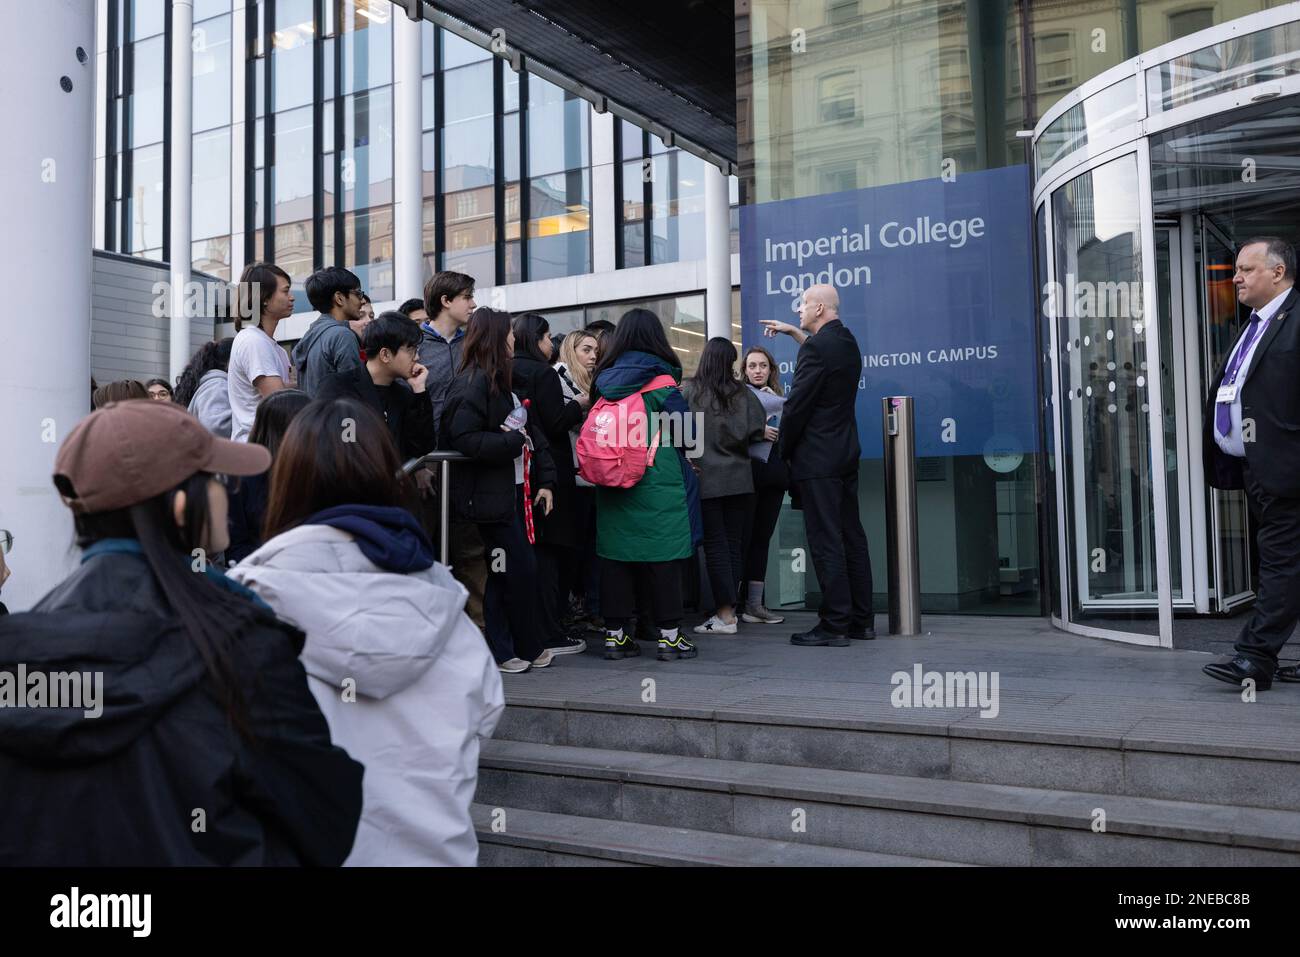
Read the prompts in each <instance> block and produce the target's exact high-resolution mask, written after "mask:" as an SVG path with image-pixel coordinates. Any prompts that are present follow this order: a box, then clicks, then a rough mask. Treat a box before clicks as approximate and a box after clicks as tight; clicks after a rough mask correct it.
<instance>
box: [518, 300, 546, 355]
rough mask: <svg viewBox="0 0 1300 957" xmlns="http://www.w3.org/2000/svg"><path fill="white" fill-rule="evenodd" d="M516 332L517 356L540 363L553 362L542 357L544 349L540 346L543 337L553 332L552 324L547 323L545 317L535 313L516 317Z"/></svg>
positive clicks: (526, 313)
mask: <svg viewBox="0 0 1300 957" xmlns="http://www.w3.org/2000/svg"><path fill="white" fill-rule="evenodd" d="M514 330H515V355H516V356H528V358H530V359H536V360H537V361H538V362H550V361H551V360H550V359H548V358H546V356H544V355H542V347H541V346H540V345H539V343H540V342H541V341H542V336H544V335H546V334H547V333H549V332H550V331H551V324H550V323H549V322H547V321H546V317H545V316H539V315H538V314H537V313H535V312H525V313H522V314H520V315H518V316H515V320H514Z"/></svg>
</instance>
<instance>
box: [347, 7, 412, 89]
mask: <svg viewBox="0 0 1300 957" xmlns="http://www.w3.org/2000/svg"><path fill="white" fill-rule="evenodd" d="M354 2H355V4H356V6H355V7H354V6H353V3H354ZM398 15H399V16H405V14H403V13H399V14H398ZM392 17H393V7H392V5H391V4H390V3H388V2H387V0H382V2H378V0H371V2H369V3H367V2H364V0H344V6H343V32H342V34H341V36H340V38H339V42H340V43H342V44H343V92H344V93H352V92H355V91H357V90H367V89H370V88H372V87H377V86H386V85H388V84H389V83H391V82H392V81H393V24H392Z"/></svg>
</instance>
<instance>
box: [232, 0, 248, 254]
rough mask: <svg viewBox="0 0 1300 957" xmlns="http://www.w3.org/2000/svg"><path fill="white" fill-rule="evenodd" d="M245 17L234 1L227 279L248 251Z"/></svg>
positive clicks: (238, 2)
mask: <svg viewBox="0 0 1300 957" xmlns="http://www.w3.org/2000/svg"><path fill="white" fill-rule="evenodd" d="M247 16H248V14H247V11H246V8H245V6H244V0H235V2H234V5H233V7H232V9H231V13H230V36H231V38H232V39H233V40H234V42H233V43H231V44H230V59H231V63H230V278H231V279H232V280H236V279H238V278H239V274H240V273H242V272H243V271H244V266H245V265H247V264H248V250H245V249H244V225H245V223H244V182H245V176H246V175H247V173H248V169H247V166H246V164H245V162H244V144H245V143H246V140H245V139H244V137H246V136H248V135H249V132H248V127H247V126H246V125H245V123H244V111H245V109H246V106H245V103H244V96H245V93H246V90H247V84H246V83H245V82H244V79H245V78H244V64H245V60H244V57H245V56H246V54H247V48H248V44H246V43H245V42H244V39H243V38H244V36H245V33H244V31H245V30H246V29H247V28H248V27H247V20H246V17H247Z"/></svg>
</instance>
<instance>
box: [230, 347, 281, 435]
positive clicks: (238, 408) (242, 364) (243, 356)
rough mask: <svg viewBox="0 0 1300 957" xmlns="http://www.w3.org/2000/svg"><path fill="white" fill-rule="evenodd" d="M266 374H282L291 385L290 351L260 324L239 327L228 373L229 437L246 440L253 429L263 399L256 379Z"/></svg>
mask: <svg viewBox="0 0 1300 957" xmlns="http://www.w3.org/2000/svg"><path fill="white" fill-rule="evenodd" d="M264 375H274V376H279V377H280V378H281V379H283V380H284V383H285V385H288V384H289V354H288V353H286V352H285V351H284V349H283V347H281V345H280V344H279V343H278V342H276V341H275V340H274V339H272V338H271V337H270V336H268V335H267V334H266V331H265V330H263V329H262V327H261V326H249V327H248V328H247V329H241V330H239V334H238V335H236V336H235V344H234V345H233V346H231V348H230V366H229V369H228V371H227V374H226V389H227V391H228V392H229V394H230V437H231V438H232V439H234V440H235V441H236V442H247V441H248V433H249V432H251V431H252V430H253V416H254V415H256V414H257V403H258V402H260V401H261V400H262V396H261V393H259V392H258V391H257V386H255V385H253V383H254V382H256V381H257V379H258V378H259V377H261V376H264Z"/></svg>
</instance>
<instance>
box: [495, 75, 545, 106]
mask: <svg viewBox="0 0 1300 957" xmlns="http://www.w3.org/2000/svg"><path fill="white" fill-rule="evenodd" d="M501 74H502V80H501V101H502V103H503V104H504V107H503V111H504V112H506V113H509V112H511V111H512V110H517V109H519V74H518V73H516V72H515V71H514V70H512V69H510V67H508V66H507V67H505V68H504V69H503V70H502V71H501ZM538 82H542V80H541V79H540V78H539V77H530V78H529V81H528V83H529V87H530V91H529V94H528V96H529V99H530V102H531V98H532V92H531V86H532V84H534V83H538Z"/></svg>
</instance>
